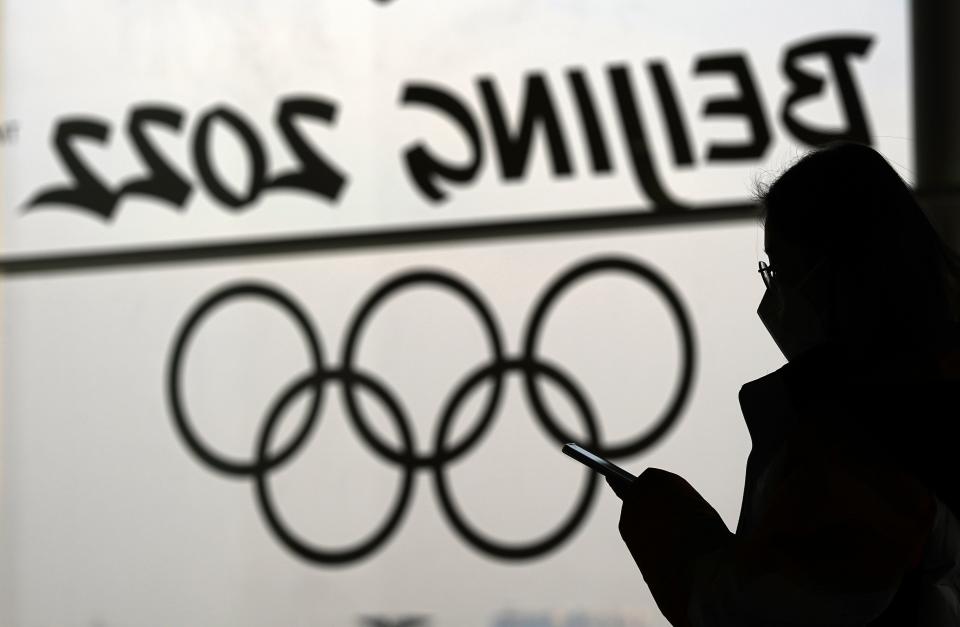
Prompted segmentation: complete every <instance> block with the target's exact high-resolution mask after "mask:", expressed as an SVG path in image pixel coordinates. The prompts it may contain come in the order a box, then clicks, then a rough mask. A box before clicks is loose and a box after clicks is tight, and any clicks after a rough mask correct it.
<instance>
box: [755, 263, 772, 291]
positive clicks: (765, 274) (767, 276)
mask: <svg viewBox="0 0 960 627" xmlns="http://www.w3.org/2000/svg"><path fill="white" fill-rule="evenodd" d="M757 272H759V273H760V278H761V279H763V286H764V287H770V284H771V283H773V277H775V276H776V275H777V273H776V271H775V270H774V269H773V267H771V266H769V265H767V262H765V261H761V262H760V269H759V270H757Z"/></svg>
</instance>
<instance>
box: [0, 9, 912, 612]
mask: <svg viewBox="0 0 960 627" xmlns="http://www.w3.org/2000/svg"><path fill="white" fill-rule="evenodd" d="M905 13H906V6H905V3H901V2H893V3H883V4H882V5H880V4H879V3H876V2H867V1H852V0H849V1H847V0H845V1H836V0H834V1H832V2H819V1H818V2H807V3H803V4H802V5H801V4H799V3H789V4H787V3H763V4H757V3H750V2H739V1H738V2H725V3H722V5H721V4H718V3H696V2H692V1H684V2H672V3H659V4H650V3H636V2H621V1H611V2H605V3H600V4H596V3H594V4H592V5H591V6H590V7H586V6H585V5H583V3H575V2H554V3H530V2H504V1H499V0H498V1H493V2H491V1H489V0H485V1H484V2H479V1H465V0H464V1H458V2H456V3H426V2H417V1H415V0H393V1H392V2H373V1H370V0H350V1H349V2H347V1H330V2H316V1H314V2H300V1H289V2H272V3H266V2H247V3H242V6H241V4H238V3H236V2H226V1H224V2H206V3H135V4H131V3H124V2H119V1H116V0H99V1H97V2H84V3H75V2H73V3H71V2H44V3H36V2H26V1H24V0H7V1H6V2H5V3H4V21H3V35H2V36H3V39H2V43H3V60H4V68H3V71H4V83H3V90H2V115H3V119H2V120H0V130H2V134H0V140H2V142H3V143H2V156H3V170H2V200H3V205H2V207H0V210H2V230H0V238H2V259H0V264H2V268H3V270H4V272H5V275H4V278H3V283H2V285H3V300H2V304H3V328H2V342H3V343H2V349H3V369H2V372H3V375H2V376H3V381H2V422H0V624H2V625H4V626H6V625H11V626H14V627H20V626H25V627H32V626H42V625H57V626H66V625H77V626H82V627H94V626H98V627H114V626H118V627H119V626H129V625H135V626H154V625H156V626H158V627H159V626H164V627H169V626H171V625H177V626H180V625H183V626H193V625H197V626H201V625H202V626H204V627H211V626H218V625H223V626H231V627H236V626H251V627H252V626H259V625H291V626H292V625H429V626H432V627H440V626H445V625H457V626H464V625H466V626H471V625H478V626H479V625H496V626H498V627H507V626H510V627H514V626H517V627H518V626H527V625H538V626H539V625H564V626H570V627H572V626H574V625H577V626H585V625H611V626H612V625H629V626H640V625H645V626H654V625H666V622H665V619H663V618H662V616H661V615H660V614H659V612H658V611H657V608H656V606H655V604H654V603H653V600H652V598H651V597H650V595H649V593H648V591H647V589H646V586H645V585H644V583H643V580H642V578H641V577H640V574H639V572H638V571H637V569H636V567H635V566H634V564H633V562H632V560H631V558H630V556H629V554H628V553H627V551H626V549H625V547H624V546H623V544H622V542H621V540H620V538H619V535H618V532H617V517H618V513H619V509H618V501H617V500H616V498H615V497H614V495H613V494H612V493H611V492H610V491H609V490H608V489H607V488H606V486H604V485H603V484H602V483H601V482H599V481H597V480H596V478H595V477H593V476H592V475H591V474H590V473H588V472H585V471H584V470H583V469H582V468H581V467H580V466H578V465H577V464H576V463H575V462H572V461H571V460H569V459H568V458H566V457H564V456H562V455H561V454H560V452H559V449H560V446H561V445H562V444H563V443H564V442H565V441H568V440H573V439H575V440H579V441H582V442H585V443H588V444H592V445H593V446H594V447H595V448H596V449H597V450H599V451H600V452H602V453H605V454H607V455H608V456H610V457H611V459H613V460H614V461H615V462H617V463H618V464H621V465H623V466H624V467H626V468H627V469H629V470H631V471H633V472H640V471H642V470H643V468H645V467H647V466H656V467H660V468H665V469H668V470H672V471H674V472H677V473H679V474H681V475H683V476H684V477H685V478H687V479H688V480H689V481H690V482H691V483H692V484H693V485H694V486H695V487H696V488H697V489H698V490H699V491H700V492H701V493H702V494H703V495H704V496H705V497H706V498H707V500H708V501H710V502H711V503H712V504H713V505H714V506H715V507H716V508H717V510H718V511H719V512H720V514H721V515H722V516H723V518H724V520H725V521H726V522H727V524H728V526H729V527H730V528H731V529H733V528H734V527H735V525H736V519H737V516H738V513H739V505H740V497H741V490H742V481H743V467H744V464H745V461H746V456H747V453H748V451H749V438H748V435H747V433H746V429H745V427H744V425H743V424H742V418H741V416H740V411H739V407H738V405H737V392H738V390H739V387H740V385H742V384H743V383H744V382H746V381H748V380H750V379H754V378H757V377H759V376H761V375H763V374H765V373H766V372H769V371H770V370H772V369H774V368H776V367H778V366H779V365H780V364H781V363H782V357H781V356H780V355H779V353H778V352H777V350H776V347H775V346H774V344H773V342H772V341H770V340H769V338H767V337H766V335H765V332H764V331H763V328H762V326H761V325H760V324H759V321H758V320H757V319H756V315H755V309H756V304H757V302H758V301H759V299H760V296H761V294H762V289H763V287H762V283H761V281H760V277H759V276H758V275H757V273H756V267H757V261H758V259H759V258H761V257H762V253H763V251H762V230H761V228H760V226H759V224H758V222H757V220H756V218H755V208H754V206H753V202H752V199H751V194H752V192H753V185H754V182H755V181H756V180H757V179H758V178H759V179H760V180H769V179H771V178H772V177H773V176H775V175H776V173H777V172H779V171H780V170H781V169H782V168H783V167H785V166H786V165H789V163H790V162H791V160H792V159H794V158H796V156H797V155H799V154H802V152H803V151H804V150H806V149H808V148H809V147H810V146H812V145H815V144H819V143H822V142H825V141H829V140H831V139H852V140H858V141H864V142H868V143H871V144H873V145H875V146H876V147H878V149H879V150H880V151H881V152H882V153H883V154H885V155H886V156H887V157H888V158H889V159H890V160H891V161H892V162H893V163H894V164H895V166H896V167H898V168H899V169H900V171H901V173H902V174H903V175H904V176H905V177H907V178H908V179H909V178H910V159H911V157H910V153H911V145H910V132H909V128H910V119H909V115H908V107H907V103H908V98H909V84H910V83H909V76H908V72H907V68H908V65H909V63H908V61H909V60H908V56H907V43H906V27H905V24H906V15H905ZM292 253H296V254H292ZM650 515H651V516H656V515H657V512H650Z"/></svg>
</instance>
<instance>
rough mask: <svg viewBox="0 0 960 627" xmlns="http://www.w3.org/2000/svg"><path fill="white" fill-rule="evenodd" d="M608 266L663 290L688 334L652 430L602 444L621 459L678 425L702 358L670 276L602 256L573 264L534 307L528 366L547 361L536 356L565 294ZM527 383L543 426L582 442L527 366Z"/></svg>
mask: <svg viewBox="0 0 960 627" xmlns="http://www.w3.org/2000/svg"><path fill="white" fill-rule="evenodd" d="M608 270H619V271H622V272H626V273H627V274H632V275H634V276H636V277H639V278H641V279H644V280H646V281H647V282H649V283H650V284H651V285H653V287H655V288H656V290H657V291H658V292H659V294H660V295H661V296H662V297H663V298H664V300H666V302H667V304H668V305H669V308H670V310H671V311H672V312H673V317H674V319H675V320H676V321H677V324H678V326H679V329H680V335H681V338H682V351H681V352H682V355H683V366H682V368H681V375H680V380H679V385H676V384H675V385H674V393H673V397H672V398H671V399H670V401H669V403H668V404H667V406H666V409H665V410H664V411H663V412H662V414H661V415H660V416H659V417H658V419H657V420H656V421H655V422H654V426H653V427H652V428H650V429H647V431H646V432H644V433H641V434H640V435H639V436H637V437H636V438H635V439H634V440H633V441H629V440H628V441H627V443H625V444H619V445H614V446H602V445H601V446H598V447H597V448H596V449H595V450H596V452H597V454H598V455H601V456H603V457H607V458H610V459H619V458H623V457H630V456H632V455H636V454H637V453H640V452H641V451H643V450H644V449H646V448H647V447H648V446H650V445H651V444H653V443H654V442H657V441H658V440H660V438H662V437H663V436H664V435H665V434H666V432H667V431H668V430H669V429H670V428H671V427H672V426H673V425H674V423H676V421H677V419H678V418H679V417H680V413H681V411H682V410H683V406H684V405H685V404H686V401H687V398H688V397H689V395H690V387H691V385H692V383H693V373H694V369H695V359H696V355H695V351H694V338H693V329H692V325H691V323H690V319H689V316H688V315H687V312H686V308H685V307H684V305H683V302H682V301H681V300H680V297H679V296H677V294H676V292H675V291H674V290H673V288H672V287H671V286H670V285H669V283H667V281H666V279H664V278H663V277H661V276H660V274H659V273H657V272H656V271H655V270H654V269H653V268H651V267H649V266H646V265H644V264H642V263H640V262H638V261H634V260H632V259H628V258H626V257H613V256H611V257H600V258H596V259H593V260H592V261H588V262H587V263H582V264H578V265H575V266H573V267H572V268H570V269H569V270H567V271H566V272H565V273H563V274H561V275H560V276H559V277H558V278H557V279H555V280H554V282H553V283H552V284H550V285H549V286H548V287H547V288H546V289H545V290H544V292H543V294H542V295H541V296H540V300H539V302H537V305H536V307H535V308H534V312H533V315H532V316H531V317H530V322H529V323H528V324H527V329H526V334H525V339H524V342H523V347H524V348H523V360H524V361H525V362H527V363H528V364H533V363H537V364H542V363H544V362H542V361H540V360H539V359H538V358H537V356H536V351H537V344H538V342H539V340H540V333H541V331H542V329H543V325H544V321H545V320H546V315H547V313H548V311H549V309H550V307H551V306H552V305H553V304H554V302H555V301H556V300H557V298H558V297H559V296H560V294H561V293H562V292H563V291H564V290H565V289H567V288H568V287H570V286H572V285H573V284H574V283H575V282H577V281H578V280H580V279H581V278H583V277H584V276H586V275H588V274H591V273H594V272H602V271H608ZM524 387H525V389H526V391H527V396H528V398H529V399H530V403H531V405H532V406H533V410H534V411H533V414H534V416H536V418H537V420H538V421H540V424H541V425H542V426H543V428H544V429H546V430H547V431H548V432H549V433H550V434H552V435H553V437H554V439H556V440H557V441H558V442H574V441H576V438H575V437H571V436H570V434H569V433H567V432H566V431H565V430H564V428H563V427H562V426H560V425H559V424H558V423H557V421H556V420H555V419H554V418H553V416H552V415H551V414H550V411H549V410H548V409H547V405H546V404H545V403H544V402H543V397H542V396H541V395H540V389H539V388H538V387H537V385H536V377H535V376H534V373H533V371H532V370H530V369H527V370H524Z"/></svg>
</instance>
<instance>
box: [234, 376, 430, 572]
mask: <svg viewBox="0 0 960 627" xmlns="http://www.w3.org/2000/svg"><path fill="white" fill-rule="evenodd" d="M348 379H349V380H350V381H351V382H352V383H360V384H361V385H363V386H366V387H367V388H368V389H369V390H371V391H372V392H373V393H374V394H375V395H376V396H377V397H378V398H379V399H380V401H382V402H383V404H384V405H385V406H386V407H387V408H388V409H389V410H390V411H389V412H388V413H389V414H390V415H391V416H392V417H393V418H394V420H395V422H396V423H397V426H398V428H399V430H400V436H401V438H402V439H403V443H404V445H405V446H406V447H408V448H410V450H412V447H413V436H412V434H411V429H410V425H409V419H408V418H407V416H406V415H405V414H404V413H403V409H402V408H401V407H400V404H399V403H398V402H397V400H396V399H395V398H394V397H393V395H392V394H390V393H389V392H387V390H386V388H384V387H383V386H382V385H380V384H379V383H377V382H376V381H375V380H374V379H373V378H371V377H368V376H366V375H364V374H361V373H359V372H349V373H348V372H346V371H343V370H329V371H326V372H322V373H311V374H308V375H305V376H303V377H301V378H300V379H298V380H296V381H294V382H293V384H291V385H289V386H288V387H287V389H286V390H285V391H284V393H283V394H282V395H281V396H280V397H279V399H278V400H277V402H276V403H275V404H274V405H273V407H272V408H271V411H270V414H269V415H268V416H267V419H266V422H264V423H263V428H262V429H261V430H260V436H259V438H258V440H257V460H258V461H259V460H262V459H264V457H266V456H267V450H268V449H269V447H270V439H271V435H272V433H273V429H274V426H275V425H276V424H277V423H278V422H279V418H280V416H281V415H282V414H283V410H284V409H285V408H286V406H287V405H288V404H289V403H290V401H292V400H293V399H294V398H296V396H297V395H298V394H299V393H300V392H301V391H302V390H303V389H304V388H306V387H310V386H311V384H312V386H313V387H314V388H315V389H317V390H321V389H323V388H324V387H326V383H327V381H329V380H339V381H340V383H341V385H344V384H345V382H346V381H347V380H348ZM317 394H320V392H319V391H318V392H317ZM315 396H316V395H315ZM312 422H314V423H315V422H318V421H317V420H313V421H312ZM268 461H269V460H268ZM276 466H277V464H272V465H270V464H267V463H257V464H256V466H255V470H254V472H253V476H254V494H255V495H256V499H257V505H258V506H259V508H260V513H261V515H262V516H263V518H264V520H266V522H267V526H268V527H269V528H270V530H271V531H273V533H274V535H275V536H276V537H277V538H279V540H280V541H281V542H282V543H283V544H284V545H285V546H286V547H287V548H288V549H290V550H291V551H292V552H294V553H296V554H297V555H298V556H300V557H301V558H303V559H305V560H307V561H309V562H317V563H321V564H330V565H336V564H346V563H349V562H353V561H357V560H359V559H362V558H364V557H366V556H368V555H370V554H371V553H373V552H374V551H376V550H377V549H378V548H379V547H380V545H381V544H383V543H384V542H386V541H387V540H388V539H389V538H390V536H391V535H393V533H394V532H395V531H396V530H397V528H398V527H399V526H400V523H401V522H402V521H403V516H404V514H405V513H406V511H407V508H408V506H409V505H410V502H411V499H412V496H413V473H414V471H415V470H416V468H415V466H414V465H413V464H411V463H405V464H402V466H403V470H404V473H403V482H402V484H401V486H400V490H399V491H398V492H397V497H396V498H395V499H394V503H393V507H392V509H391V511H390V513H389V515H388V516H387V518H386V519H385V520H384V522H383V524H382V525H381V526H380V527H379V528H378V529H376V530H375V531H374V532H373V533H371V534H370V536H369V537H368V538H367V539H365V540H361V541H360V542H358V543H357V544H356V545H355V546H352V547H348V548H345V549H337V550H332V549H322V548H319V547H317V546H315V545H311V544H309V543H307V542H306V541H304V540H301V539H300V538H298V537H297V536H296V535H294V533H293V532H292V531H290V530H289V529H288V525H287V524H286V523H284V522H283V520H282V518H281V517H280V514H279V512H278V511H277V508H276V506H275V505H274V503H273V499H272V498H271V496H270V490H269V487H268V482H267V477H268V476H269V471H271V470H273V469H275V467H276Z"/></svg>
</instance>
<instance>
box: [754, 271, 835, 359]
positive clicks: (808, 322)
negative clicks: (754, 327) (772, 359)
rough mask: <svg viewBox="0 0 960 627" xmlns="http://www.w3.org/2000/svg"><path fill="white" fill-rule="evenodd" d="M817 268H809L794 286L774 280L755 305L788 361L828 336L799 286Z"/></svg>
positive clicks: (761, 319) (815, 310)
mask: <svg viewBox="0 0 960 627" xmlns="http://www.w3.org/2000/svg"><path fill="white" fill-rule="evenodd" d="M816 269H817V268H814V270H811V272H810V274H808V275H807V276H806V277H805V278H804V279H803V280H802V281H801V282H800V283H799V284H798V285H797V286H794V287H790V286H785V285H782V284H780V283H779V282H777V281H776V280H774V282H773V283H771V284H770V287H768V288H767V291H766V292H765V293H764V294H763V298H762V299H761V300H760V306H759V307H758V308H757V315H758V316H760V321H761V322H763V326H765V327H766V329H767V332H768V333H769V334H770V337H772V338H773V341H774V342H776V344H777V348H779V349H780V352H781V353H783V356H784V357H786V358H787V361H792V360H793V359H794V358H796V357H797V356H798V355H800V354H801V353H804V352H806V351H808V350H810V349H811V348H813V347H815V346H818V345H820V344H822V343H823V342H824V341H826V339H827V333H826V330H825V328H824V324H823V317H822V315H821V313H820V312H819V311H818V310H817V309H816V308H815V307H814V305H813V303H812V302H810V299H809V298H807V296H806V295H805V294H804V292H803V290H802V289H801V288H803V286H804V285H805V284H806V283H807V282H808V281H809V279H810V276H811V275H812V274H813V273H814V271H815V270H816Z"/></svg>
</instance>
